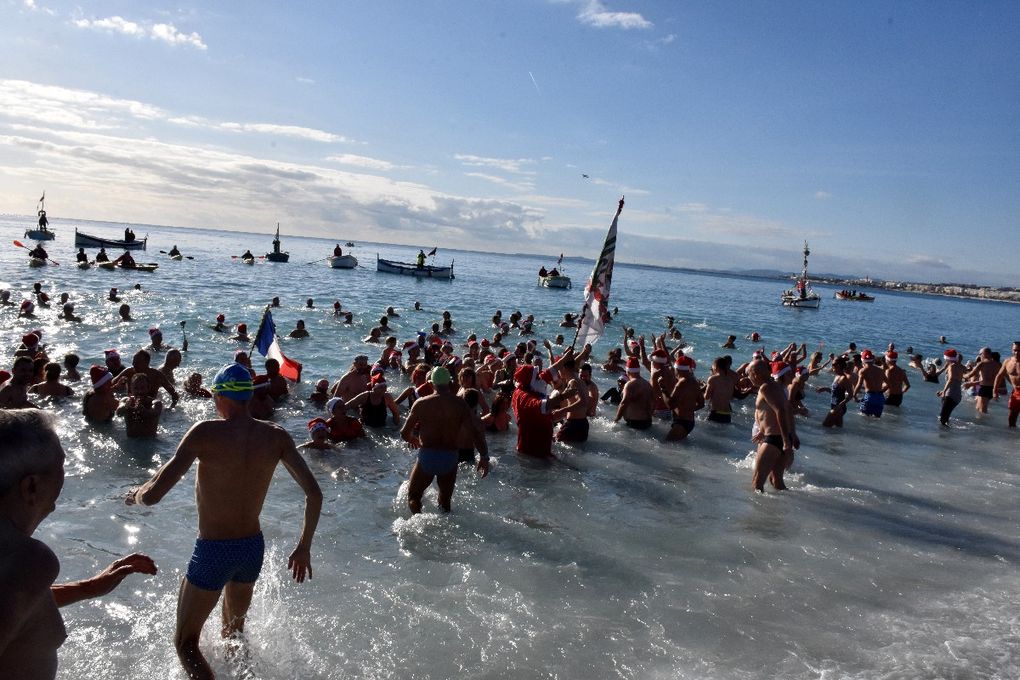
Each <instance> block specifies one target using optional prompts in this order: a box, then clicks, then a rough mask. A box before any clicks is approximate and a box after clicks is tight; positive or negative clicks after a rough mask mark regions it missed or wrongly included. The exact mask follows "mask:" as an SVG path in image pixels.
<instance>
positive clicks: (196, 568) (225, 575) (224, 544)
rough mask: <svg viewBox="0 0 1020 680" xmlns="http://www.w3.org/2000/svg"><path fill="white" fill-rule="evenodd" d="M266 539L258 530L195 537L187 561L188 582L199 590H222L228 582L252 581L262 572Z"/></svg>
mask: <svg viewBox="0 0 1020 680" xmlns="http://www.w3.org/2000/svg"><path fill="white" fill-rule="evenodd" d="M265 551H266V542H265V540H264V539H263V538H262V532H259V533H257V534H255V535H254V536H248V537H247V538H231V539H227V540H222V541H214V540H208V539H204V538H199V539H196V540H195V552H194V553H192V555H191V561H190V562H189V563H188V581H189V582H190V583H191V584H192V585H193V586H195V587H197V588H201V589H202V590H215V591H220V590H223V586H225V585H227V583H229V582H230V581H234V582H236V583H255V581H256V580H257V579H258V577H259V573H260V572H261V571H262V558H263V556H264V554H265Z"/></svg>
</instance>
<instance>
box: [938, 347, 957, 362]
mask: <svg viewBox="0 0 1020 680" xmlns="http://www.w3.org/2000/svg"><path fill="white" fill-rule="evenodd" d="M942 358H943V359H945V360H946V361H959V360H960V353H959V352H957V351H956V350H955V349H953V348H952V347H950V348H949V349H947V350H946V351H945V352H943V353H942Z"/></svg>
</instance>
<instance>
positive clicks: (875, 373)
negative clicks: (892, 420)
mask: <svg viewBox="0 0 1020 680" xmlns="http://www.w3.org/2000/svg"><path fill="white" fill-rule="evenodd" d="M861 361H862V362H863V363H864V368H862V369H861V370H860V372H859V373H858V374H857V382H856V384H854V390H853V395H854V399H855V400H856V399H857V395H858V394H860V392H861V388H862V387H863V388H864V389H865V395H864V399H863V400H860V401H861V406H860V410H861V413H863V414H864V415H866V416H874V417H876V418H881V417H882V411H883V410H884V408H885V392H884V390H885V373H883V372H882V369H881V368H879V367H878V366H876V365H875V355H874V354H873V353H872V351H871V350H870V349H866V350H864V351H863V352H861Z"/></svg>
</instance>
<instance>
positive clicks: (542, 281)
mask: <svg viewBox="0 0 1020 680" xmlns="http://www.w3.org/2000/svg"><path fill="white" fill-rule="evenodd" d="M538 285H540V286H543V287H545V288H570V287H571V283H570V277H569V276H562V275H560V276H539V277H538Z"/></svg>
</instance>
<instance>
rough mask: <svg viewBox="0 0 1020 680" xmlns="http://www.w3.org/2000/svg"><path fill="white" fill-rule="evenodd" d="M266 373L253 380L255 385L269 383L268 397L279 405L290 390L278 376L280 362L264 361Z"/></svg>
mask: <svg viewBox="0 0 1020 680" xmlns="http://www.w3.org/2000/svg"><path fill="white" fill-rule="evenodd" d="M265 367H266V373H265V375H260V376H257V377H256V378H255V384H256V385H258V384H259V383H263V382H267V383H269V387H268V388H267V389H268V390H269V396H270V397H272V398H273V401H274V402H276V403H279V402H281V401H283V400H284V399H285V398H286V397H287V395H288V394H289V393H290V388H289V387H288V386H287V379H286V378H284V377H283V376H282V375H280V362H279V361H277V360H276V359H266V363H265Z"/></svg>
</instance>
